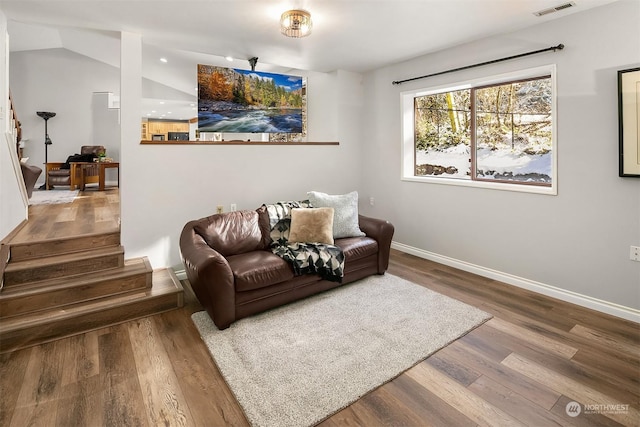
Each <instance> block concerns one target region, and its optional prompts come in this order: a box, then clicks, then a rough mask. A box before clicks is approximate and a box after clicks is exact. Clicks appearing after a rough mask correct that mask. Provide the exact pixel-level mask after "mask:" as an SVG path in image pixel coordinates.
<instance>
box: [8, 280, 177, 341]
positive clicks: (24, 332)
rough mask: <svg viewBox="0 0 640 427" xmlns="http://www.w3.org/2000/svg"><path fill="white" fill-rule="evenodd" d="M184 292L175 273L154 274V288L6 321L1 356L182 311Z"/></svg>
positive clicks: (15, 317)
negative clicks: (89, 332) (112, 326)
mask: <svg viewBox="0 0 640 427" xmlns="http://www.w3.org/2000/svg"><path fill="white" fill-rule="evenodd" d="M183 304H184V300H183V289H182V285H181V283H180V281H179V280H178V278H177V277H176V275H175V274H174V273H173V271H172V270H169V269H162V270H156V271H154V272H153V284H152V286H151V288H148V289H145V290H143V291H137V292H132V293H126V294H121V295H115V296H112V297H108V298H102V299H99V300H95V301H89V302H82V303H78V304H74V305H70V306H66V307H64V308H53V309H49V310H43V311H38V312H36V313H29V314H25V315H20V316H14V317H11V318H8V319H4V320H3V321H2V322H0V353H5V352H10V351H14V350H17V349H19V348H23V347H28V346H32V345H36V344H41V343H43V342H47V341H52V340H56V339H59V338H63V337H67V336H71V335H76V334H79V333H84V332H88V331H91V330H95V329H100V328H103V327H107V326H111V325H115V324H118V323H122V322H126V321H128V320H133V319H138V318H141V317H145V316H149V315H152V314H156V313H161V312H164V311H169V310H173V309H175V308H179V307H182V306H183Z"/></svg>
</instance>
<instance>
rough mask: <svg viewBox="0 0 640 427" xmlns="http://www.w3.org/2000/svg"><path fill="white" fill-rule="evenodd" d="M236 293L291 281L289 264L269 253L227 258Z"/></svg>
mask: <svg viewBox="0 0 640 427" xmlns="http://www.w3.org/2000/svg"><path fill="white" fill-rule="evenodd" d="M227 262H229V267H231V271H232V272H233V276H234V277H235V280H236V284H235V286H236V292H242V291H251V290H254V289H259V288H264V287H267V286H271V285H275V284H277V283H281V282H285V281H287V280H291V279H293V270H292V269H291V267H290V266H289V264H288V263H287V262H286V261H285V260H283V259H282V258H280V257H279V256H277V255H274V254H273V253H271V252H269V251H252V252H247V253H244V254H239V255H232V256H230V257H228V258H227Z"/></svg>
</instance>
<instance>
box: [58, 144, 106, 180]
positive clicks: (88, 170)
mask: <svg viewBox="0 0 640 427" xmlns="http://www.w3.org/2000/svg"><path fill="white" fill-rule="evenodd" d="M104 151H105V148H104V146H102V145H83V146H82V147H80V154H81V155H89V154H93V155H94V157H98V153H101V152H104ZM92 163H93V162H69V169H64V168H62V166H63V165H64V164H65V163H64V162H49V163H47V164H46V174H47V175H46V180H47V190H50V189H51V188H52V187H54V186H56V185H68V186H69V187H70V188H71V190H75V189H76V187H78V188H82V189H84V186H85V185H86V184H97V183H98V166H97V165H93V164H92Z"/></svg>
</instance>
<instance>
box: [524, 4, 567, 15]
mask: <svg viewBox="0 0 640 427" xmlns="http://www.w3.org/2000/svg"><path fill="white" fill-rule="evenodd" d="M575 5H576V4H575V3H574V2H572V1H570V2H568V3H563V4H561V5H558V6H554V7H550V8H549V9H544V10H540V11H538V12H534V13H533V14H534V15H536V16H544V15H548V14H550V13H555V12H558V11H560V10H563V9H568V8H570V7H573V6H575Z"/></svg>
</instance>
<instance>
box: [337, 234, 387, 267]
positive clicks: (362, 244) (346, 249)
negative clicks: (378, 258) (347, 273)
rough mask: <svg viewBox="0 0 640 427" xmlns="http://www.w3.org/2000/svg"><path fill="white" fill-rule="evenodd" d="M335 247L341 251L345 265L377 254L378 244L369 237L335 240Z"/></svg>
mask: <svg viewBox="0 0 640 427" xmlns="http://www.w3.org/2000/svg"><path fill="white" fill-rule="evenodd" d="M335 245H336V246H338V247H339V248H340V249H342V252H343V253H344V260H345V264H346V263H348V262H350V261H355V260H357V259H361V258H365V257H368V256H370V255H375V254H377V253H378V242H377V241H375V240H374V239H372V238H371V237H347V238H345V239H336V242H335Z"/></svg>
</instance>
